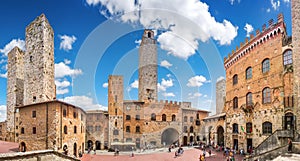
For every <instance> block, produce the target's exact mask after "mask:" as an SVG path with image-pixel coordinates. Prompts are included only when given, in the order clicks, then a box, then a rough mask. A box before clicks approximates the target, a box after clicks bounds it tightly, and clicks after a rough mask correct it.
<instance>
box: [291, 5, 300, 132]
mask: <svg viewBox="0 0 300 161" xmlns="http://www.w3.org/2000/svg"><path fill="white" fill-rule="evenodd" d="M292 38H293V43H292V44H293V69H294V70H293V71H294V94H295V97H294V99H295V105H294V107H295V108H294V114H295V115H296V118H297V120H296V123H297V125H296V129H297V130H299V127H300V108H299V106H300V87H299V86H300V56H299V54H300V1H299V0H292Z"/></svg>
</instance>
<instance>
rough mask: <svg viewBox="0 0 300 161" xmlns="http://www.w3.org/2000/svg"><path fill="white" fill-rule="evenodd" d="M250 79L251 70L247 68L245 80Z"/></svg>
mask: <svg viewBox="0 0 300 161" xmlns="http://www.w3.org/2000/svg"><path fill="white" fill-rule="evenodd" d="M250 78H252V68H251V67H248V68H247V69H246V79H250Z"/></svg>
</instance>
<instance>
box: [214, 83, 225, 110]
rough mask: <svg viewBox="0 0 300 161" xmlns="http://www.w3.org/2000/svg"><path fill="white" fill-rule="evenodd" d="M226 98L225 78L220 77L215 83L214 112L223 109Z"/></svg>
mask: <svg viewBox="0 0 300 161" xmlns="http://www.w3.org/2000/svg"><path fill="white" fill-rule="evenodd" d="M225 98H226V80H225V79H220V80H218V81H217V83H216V114H220V113H222V111H223V108H224V103H225Z"/></svg>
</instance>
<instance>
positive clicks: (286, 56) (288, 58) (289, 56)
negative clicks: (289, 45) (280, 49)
mask: <svg viewBox="0 0 300 161" xmlns="http://www.w3.org/2000/svg"><path fill="white" fill-rule="evenodd" d="M282 57H283V65H284V66H285V65H290V64H293V51H292V50H290V49H288V50H286V51H284V53H283V56H282Z"/></svg>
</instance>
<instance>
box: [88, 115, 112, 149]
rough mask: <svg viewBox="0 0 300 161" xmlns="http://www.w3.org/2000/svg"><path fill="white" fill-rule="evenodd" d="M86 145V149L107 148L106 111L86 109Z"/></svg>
mask: <svg viewBox="0 0 300 161" xmlns="http://www.w3.org/2000/svg"><path fill="white" fill-rule="evenodd" d="M86 117H87V119H86V141H87V142H86V147H87V148H88V149H96V150H101V149H108V112H107V111H101V110H91V111H86Z"/></svg>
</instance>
